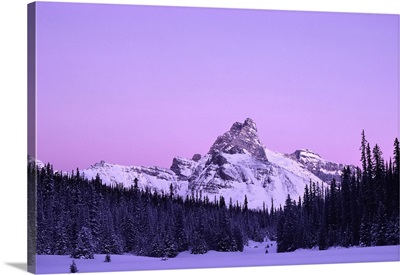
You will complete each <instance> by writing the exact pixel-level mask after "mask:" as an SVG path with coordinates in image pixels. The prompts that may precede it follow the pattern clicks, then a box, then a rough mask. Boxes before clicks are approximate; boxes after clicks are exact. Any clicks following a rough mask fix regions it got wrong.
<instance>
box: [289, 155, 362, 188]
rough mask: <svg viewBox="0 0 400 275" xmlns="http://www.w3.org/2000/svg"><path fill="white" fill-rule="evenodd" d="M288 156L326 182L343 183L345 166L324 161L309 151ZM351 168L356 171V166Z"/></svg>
mask: <svg viewBox="0 0 400 275" xmlns="http://www.w3.org/2000/svg"><path fill="white" fill-rule="evenodd" d="M287 156H288V157H290V158H292V159H294V160H296V161H298V162H299V163H301V164H303V165H304V166H305V168H306V169H307V170H309V171H310V172H311V173H313V174H314V175H316V176H317V177H318V178H320V179H321V180H323V181H324V182H327V183H330V182H331V181H332V179H333V178H334V179H335V180H336V182H338V183H340V182H341V175H342V170H343V168H344V166H345V165H344V164H341V163H335V162H332V161H327V160H324V159H323V158H321V156H320V155H318V154H317V153H314V152H312V151H311V150H308V149H301V150H296V151H295V152H294V153H292V154H290V155H287ZM346 166H347V165H346ZM349 167H350V170H351V171H352V172H353V171H355V169H356V167H355V166H354V165H349Z"/></svg>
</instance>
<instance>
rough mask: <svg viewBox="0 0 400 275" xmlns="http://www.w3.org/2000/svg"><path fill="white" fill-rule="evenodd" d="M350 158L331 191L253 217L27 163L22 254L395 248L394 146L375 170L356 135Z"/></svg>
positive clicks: (316, 189) (375, 158) (200, 199)
mask: <svg viewBox="0 0 400 275" xmlns="http://www.w3.org/2000/svg"><path fill="white" fill-rule="evenodd" d="M360 151H361V164H362V167H361V168H357V169H356V171H354V172H351V170H350V168H349V167H345V168H344V169H343V171H342V176H341V182H340V184H338V183H336V181H335V180H332V182H331V183H330V187H329V188H325V189H324V188H322V187H321V186H319V185H318V184H317V183H314V182H310V184H309V185H308V186H306V188H305V190H304V196H303V197H299V198H291V197H290V196H288V197H287V199H286V202H285V205H284V206H279V207H277V208H275V207H274V206H273V205H272V206H271V207H270V208H269V209H268V208H267V207H263V209H260V210H253V209H249V208H248V205H247V198H246V197H244V198H243V202H242V203H238V202H232V201H229V202H227V201H225V199H224V198H223V197H215V198H214V200H210V199H209V198H208V197H207V196H202V194H201V193H200V194H199V193H197V194H192V195H190V196H186V197H181V196H179V195H177V194H175V192H174V190H173V188H172V185H171V188H170V192H169V193H157V192H155V191H154V190H149V189H146V190H141V189H139V188H138V184H137V180H135V183H134V184H133V186H131V187H130V188H126V187H123V186H122V185H121V186H118V185H117V186H106V185H103V184H102V182H101V179H100V178H99V177H98V176H97V177H96V178H95V179H91V180H88V179H86V178H85V177H84V175H81V174H80V172H79V170H76V171H74V172H73V173H71V174H68V175H67V174H64V173H59V172H55V171H54V170H53V168H52V166H51V165H50V164H47V165H46V166H45V167H43V168H38V167H37V166H35V165H34V164H33V163H29V162H28V199H29V201H30V204H29V206H30V207H29V208H28V220H29V221H30V222H29V221H28V231H29V232H28V234H29V235H30V236H37V237H36V238H30V239H29V242H30V243H29V246H30V248H31V249H32V247H33V248H36V254H49V255H71V257H73V258H87V259H90V258H93V257H94V254H122V253H132V254H135V255H142V256H151V257H168V258H172V257H175V256H176V255H177V254H178V253H179V252H182V251H187V250H189V251H191V253H193V254H204V253H206V252H207V251H208V250H217V251H227V252H228V251H242V250H243V247H244V245H245V244H246V243H247V242H248V240H254V241H259V242H262V241H263V240H264V238H266V237H268V238H269V239H271V240H276V241H277V250H278V252H289V251H294V250H296V249H298V248H314V247H318V248H319V249H320V250H324V249H327V248H329V247H332V246H342V247H349V246H382V245H394V244H399V167H400V159H399V155H400V152H399V141H398V139H397V138H396V139H395V142H394V152H393V159H392V158H390V159H389V161H386V162H385V160H384V159H383V158H382V152H381V150H380V148H379V146H378V145H375V146H374V147H373V148H372V149H371V147H370V144H369V143H368V142H367V140H366V137H365V135H364V132H363V133H362V137H361V147H360ZM33 204H34V205H33ZM33 220H34V221H36V226H32V221H33ZM31 252H32V251H31ZM33 254H35V253H33ZM30 255H32V253H31V254H30Z"/></svg>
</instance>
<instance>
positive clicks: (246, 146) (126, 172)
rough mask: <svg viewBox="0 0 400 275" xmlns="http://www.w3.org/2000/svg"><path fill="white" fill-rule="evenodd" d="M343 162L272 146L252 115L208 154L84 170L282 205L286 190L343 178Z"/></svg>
mask: <svg viewBox="0 0 400 275" xmlns="http://www.w3.org/2000/svg"><path fill="white" fill-rule="evenodd" d="M343 167H344V165H343V164H337V163H333V162H330V161H326V160H324V159H323V158H321V156H320V155H318V154H317V153H314V152H312V151H311V150H308V149H299V150H296V151H295V152H294V153H292V154H283V153H279V152H275V151H272V150H270V149H268V148H267V147H266V146H265V145H263V143H262V142H261V141H260V138H259V136H258V132H257V126H256V123H255V122H254V121H253V120H252V119H251V118H247V119H246V120H245V121H244V122H243V123H241V122H235V123H233V124H232V126H231V127H230V129H229V130H228V131H227V132H225V133H223V134H222V135H220V136H218V137H217V138H216V140H215V142H214V143H213V144H212V146H211V147H210V150H209V151H208V152H207V153H206V154H205V155H203V156H201V155H199V154H194V155H193V157H192V159H188V158H183V157H175V158H173V160H172V164H171V166H170V168H162V167H158V166H123V165H118V164H110V163H107V162H105V161H100V162H98V163H96V164H94V165H91V166H89V167H88V168H86V169H83V170H81V172H82V173H83V174H84V175H85V177H87V178H89V179H90V178H94V177H96V175H99V177H100V178H101V180H102V182H103V183H104V184H106V185H117V184H122V185H123V186H125V187H130V186H132V185H133V184H134V181H135V179H137V180H138V185H139V187H140V188H142V189H144V188H150V189H151V190H153V191H156V192H164V193H167V192H170V186H172V188H173V191H174V193H175V194H179V195H181V196H187V195H201V196H208V197H209V198H210V199H214V197H219V196H223V197H224V198H225V201H230V200H232V201H233V203H236V202H237V203H239V204H242V203H243V201H244V198H245V197H247V200H248V206H249V208H255V209H256V208H259V209H261V208H262V207H264V206H268V207H269V206H270V205H271V203H272V202H273V203H274V204H275V205H279V204H281V205H283V204H284V201H285V199H286V197H287V195H290V196H291V197H292V199H296V200H297V199H298V198H299V197H302V196H303V193H304V188H305V186H306V185H308V184H309V183H310V182H314V183H317V184H319V185H320V186H321V187H322V186H323V187H325V188H329V182H330V181H331V180H332V179H333V178H335V179H336V180H337V181H340V175H341V171H340V170H341V169H343ZM352 169H353V168H352ZM354 169H355V168H354Z"/></svg>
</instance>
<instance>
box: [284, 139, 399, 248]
mask: <svg viewBox="0 0 400 275" xmlns="http://www.w3.org/2000/svg"><path fill="white" fill-rule="evenodd" d="M360 150H361V163H362V168H361V169H360V168H357V169H356V171H355V172H353V173H352V172H351V171H350V168H349V167H345V168H344V169H343V173H342V176H341V184H340V185H338V184H337V183H336V181H335V180H332V182H331V184H330V187H329V188H325V189H324V188H322V187H320V186H318V185H316V184H314V183H310V185H308V186H306V187H305V192H304V196H303V198H299V199H298V201H297V202H296V201H294V200H292V198H290V196H288V197H287V199H286V202H285V206H284V209H283V212H279V213H278V214H279V217H278V224H277V246H278V248H277V249H278V252H288V251H294V250H296V249H298V248H312V247H319V249H320V250H324V249H327V248H329V247H332V246H343V247H349V246H358V245H360V246H382V245H395V244H399V168H400V165H399V164H400V160H399V155H400V153H399V141H398V139H397V138H396V139H395V142H394V153H393V154H394V157H393V161H392V159H390V160H389V162H386V163H385V162H384V160H383V158H382V151H381V149H380V148H379V146H378V145H375V146H374V147H373V149H372V152H371V147H370V145H369V143H368V142H367V140H366V138H365V134H364V131H363V132H362V140H361V147H360Z"/></svg>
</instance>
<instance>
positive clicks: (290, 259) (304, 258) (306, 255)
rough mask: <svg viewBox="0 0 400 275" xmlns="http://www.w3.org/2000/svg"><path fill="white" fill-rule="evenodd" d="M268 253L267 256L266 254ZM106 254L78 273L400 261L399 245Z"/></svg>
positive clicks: (51, 263)
mask: <svg viewBox="0 0 400 275" xmlns="http://www.w3.org/2000/svg"><path fill="white" fill-rule="evenodd" d="M266 250H268V253H265V252H266ZM104 259H105V255H103V254H96V255H95V258H94V259H92V260H86V259H75V260H74V261H75V263H76V266H77V268H78V272H79V273H82V272H111V271H136V270H167V269H190V268H222V267H245V266H276V265H303V264H333V263H364V262H390V261H399V260H400V246H381V247H351V248H341V247H336V248H330V249H328V250H324V251H320V250H318V249H309V250H307V249H299V250H296V251H294V252H287V253H276V243H275V242H263V243H258V242H253V241H250V242H249V245H247V246H245V247H244V250H243V252H217V251H208V252H207V253H206V254H202V255H193V254H190V252H188V251H186V252H181V253H179V255H178V256H177V257H175V258H170V259H160V258H152V257H142V256H134V255H132V254H124V255H111V262H109V263H107V262H104ZM71 263H72V259H71V258H70V257H69V256H68V255H63V256H55V255H38V256H37V268H38V269H37V273H39V274H51V273H69V272H70V269H69V267H70V265H71Z"/></svg>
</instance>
